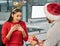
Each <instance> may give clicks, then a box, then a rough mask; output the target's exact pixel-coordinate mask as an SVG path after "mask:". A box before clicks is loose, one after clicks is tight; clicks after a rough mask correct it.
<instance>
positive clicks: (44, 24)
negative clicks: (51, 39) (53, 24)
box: [26, 22, 50, 32]
mask: <svg viewBox="0 0 60 46" xmlns="http://www.w3.org/2000/svg"><path fill="white" fill-rule="evenodd" d="M26 26H27V28H28V29H38V31H39V32H40V31H42V30H48V29H49V28H50V24H49V23H48V22H37V23H26Z"/></svg>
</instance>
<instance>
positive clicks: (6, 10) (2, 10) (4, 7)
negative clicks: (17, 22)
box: [0, 0, 60, 44]
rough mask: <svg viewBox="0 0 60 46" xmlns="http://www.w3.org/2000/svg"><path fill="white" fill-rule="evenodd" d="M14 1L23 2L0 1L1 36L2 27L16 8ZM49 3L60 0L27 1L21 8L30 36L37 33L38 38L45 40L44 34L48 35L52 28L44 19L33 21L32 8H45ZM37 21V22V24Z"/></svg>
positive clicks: (59, 0) (12, 0)
mask: <svg viewBox="0 0 60 46" xmlns="http://www.w3.org/2000/svg"><path fill="white" fill-rule="evenodd" d="M14 1H18V2H19V1H21V0H0V34H1V27H2V24H3V22H4V21H6V20H7V19H8V18H9V15H10V11H11V10H12V9H13V8H14V6H13V2H14ZM49 2H58V3H60V0H27V2H26V3H25V4H24V6H23V7H22V8H21V10H22V12H23V16H22V20H23V21H25V22H26V25H27V28H28V33H29V35H30V32H31V33H32V34H36V33H37V34H38V35H39V36H38V35H37V34H36V35H37V38H40V39H45V35H46V34H44V33H46V32H47V30H48V29H49V28H50V25H49V23H48V22H47V20H43V21H42V19H38V18H35V19H33V18H31V14H32V6H44V5H45V4H46V3H49ZM35 20H37V21H36V22H35ZM30 21H31V22H30ZM45 29H46V30H45ZM41 30H42V32H40V31H41ZM35 31H36V32H35ZM41 34H42V35H41ZM42 36H43V37H42ZM0 44H1V43H0Z"/></svg>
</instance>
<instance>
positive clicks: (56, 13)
mask: <svg viewBox="0 0 60 46" xmlns="http://www.w3.org/2000/svg"><path fill="white" fill-rule="evenodd" d="M44 10H45V14H46V17H47V20H48V21H49V23H52V27H51V28H50V29H49V30H48V32H47V39H46V41H45V42H44V44H43V46H56V45H57V46H60V4H59V3H47V4H46V5H45V8H44Z"/></svg>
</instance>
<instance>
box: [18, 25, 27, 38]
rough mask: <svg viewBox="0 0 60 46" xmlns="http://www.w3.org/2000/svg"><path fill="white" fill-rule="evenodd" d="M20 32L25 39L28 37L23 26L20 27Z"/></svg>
mask: <svg viewBox="0 0 60 46" xmlns="http://www.w3.org/2000/svg"><path fill="white" fill-rule="evenodd" d="M18 31H21V32H22V35H23V38H24V37H25V36H26V32H25V30H24V29H23V28H22V26H21V25H19V26H18Z"/></svg>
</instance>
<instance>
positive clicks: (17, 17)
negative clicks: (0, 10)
mask: <svg viewBox="0 0 60 46" xmlns="http://www.w3.org/2000/svg"><path fill="white" fill-rule="evenodd" d="M12 17H13V21H14V22H19V21H20V20H21V19H22V12H17V13H15V14H12Z"/></svg>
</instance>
